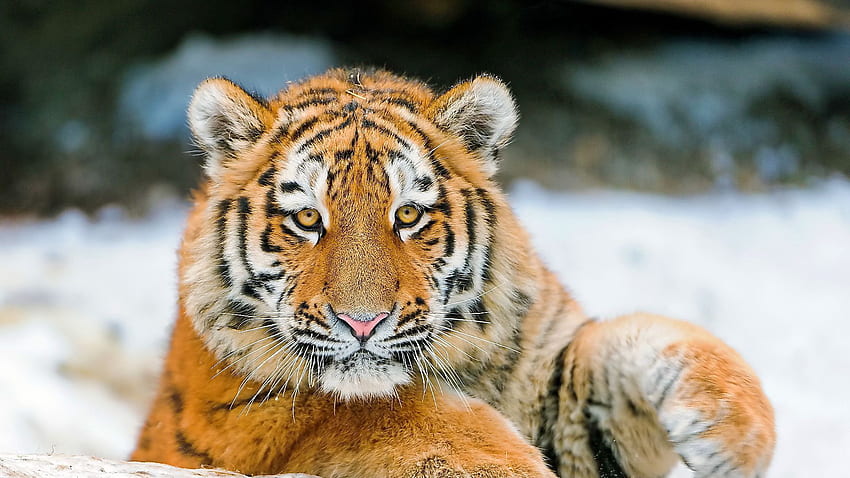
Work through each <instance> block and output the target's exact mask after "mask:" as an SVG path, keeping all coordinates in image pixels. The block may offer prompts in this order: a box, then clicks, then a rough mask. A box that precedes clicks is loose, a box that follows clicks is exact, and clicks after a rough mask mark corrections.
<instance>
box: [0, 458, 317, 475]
mask: <svg viewBox="0 0 850 478" xmlns="http://www.w3.org/2000/svg"><path fill="white" fill-rule="evenodd" d="M0 475H1V476H4V477H8V478H87V477H110V478H140V477H146V478H245V475H242V474H239V473H233V472H230V471H226V470H218V469H203V470H187V469H184V468H175V467H173V466H168V465H163V464H160V463H142V462H135V461H133V462H127V461H115V460H105V459H103V458H94V457H90V456H74V455H0ZM265 478H318V477H316V476H313V475H305V474H302V473H287V474H283V475H266V476H265Z"/></svg>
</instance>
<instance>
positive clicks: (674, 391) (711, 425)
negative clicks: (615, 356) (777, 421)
mask: <svg viewBox="0 0 850 478" xmlns="http://www.w3.org/2000/svg"><path fill="white" fill-rule="evenodd" d="M663 355H664V356H665V357H666V360H663V361H661V363H659V364H657V365H658V366H657V367H655V368H654V370H653V372H652V373H651V374H650V376H651V377H652V383H653V387H652V389H653V390H652V392H653V393H651V394H649V395H650V397H651V399H653V401H655V405H656V410H657V411H658V417H659V421H660V423H661V425H662V426H663V427H664V429H665V430H666V431H667V434H668V438H669V441H670V443H672V444H673V447H674V450H675V451H676V453H678V454H679V456H680V457H681V458H682V460H683V461H684V462H685V464H686V465H687V466H688V467H689V468H690V469H691V470H693V471H694V476H696V477H699V478H707V477H721V476H722V477H741V478H745V477H759V476H763V475H764V473H765V471H766V470H767V467H768V465H769V464H770V460H771V457H772V455H773V448H774V445H775V441H776V434H775V429H774V422H773V409H772V407H771V405H770V402H769V401H768V400H767V397H765V395H764V392H763V391H762V389H761V385H760V383H759V380H758V379H757V378H756V376H755V373H754V372H753V371H752V370H751V369H750V367H749V366H748V365H747V364H746V363H745V362H744V360H743V359H742V358H741V357H740V356H739V355H738V354H737V353H736V352H735V351H734V350H732V349H731V348H730V347H728V346H727V345H725V344H723V343H722V342H720V341H719V340H717V339H714V338H713V337H708V338H698V339H697V338H694V339H691V340H688V341H685V342H683V343H676V344H673V345H670V346H669V347H667V348H666V349H665V350H664V351H663Z"/></svg>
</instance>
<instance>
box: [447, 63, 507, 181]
mask: <svg viewBox="0 0 850 478" xmlns="http://www.w3.org/2000/svg"><path fill="white" fill-rule="evenodd" d="M430 112H431V119H432V120H433V121H434V123H435V124H436V125H437V126H439V127H441V128H443V129H445V130H448V131H449V132H451V133H454V134H455V135H457V136H458V137H459V138H460V139H461V141H463V143H464V145H465V146H466V148H467V150H469V151H470V152H472V153H474V154H476V155H478V157H479V158H480V159H481V160H482V161H483V167H484V169H485V172H486V173H487V174H488V175H490V176H492V175H493V174H495V172H496V170H497V169H498V162H499V153H500V151H501V149H502V148H504V147H505V146H506V145H507V144H508V143H509V142H510V140H511V135H512V134H513V132H514V129H515V128H516V123H517V119H518V118H519V113H518V112H517V108H516V104H515V103H514V99H513V97H512V96H511V93H510V91H509V90H508V87H507V86H505V84H504V83H502V81H501V80H499V79H498V78H496V77H493V76H488V75H484V76H479V77H477V78H475V79H474V80H472V81H467V82H464V83H461V84H459V85H456V86H455V87H453V88H452V89H451V90H449V91H448V92H447V93H445V94H444V95H442V96H441V97H439V98H438V99H437V100H436V101H435V102H434V104H433V106H432V107H431V110H430Z"/></svg>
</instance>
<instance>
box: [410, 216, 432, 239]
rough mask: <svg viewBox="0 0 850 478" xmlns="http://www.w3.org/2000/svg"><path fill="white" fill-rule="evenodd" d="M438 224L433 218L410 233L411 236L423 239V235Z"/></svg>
mask: <svg viewBox="0 0 850 478" xmlns="http://www.w3.org/2000/svg"><path fill="white" fill-rule="evenodd" d="M435 224H437V221H435V220H433V219H431V220H430V221H428V222H426V223H425V225H424V226H422V227H420V228H419V230H418V231H416V232H414V233H413V234H411V235H410V237H411V238H413V239H416V240H419V239H422V236H423V235H424V234H426V233H427V232H428V230H430V229H431V228H432V227H434V225H435Z"/></svg>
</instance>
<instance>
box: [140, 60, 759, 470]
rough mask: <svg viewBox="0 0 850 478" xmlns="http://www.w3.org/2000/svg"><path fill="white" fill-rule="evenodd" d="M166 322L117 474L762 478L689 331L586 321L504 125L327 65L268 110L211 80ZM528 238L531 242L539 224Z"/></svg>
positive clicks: (476, 109) (641, 320)
mask: <svg viewBox="0 0 850 478" xmlns="http://www.w3.org/2000/svg"><path fill="white" fill-rule="evenodd" d="M188 118H189V125H190V127H191V129H192V133H193V135H194V138H195V142H196V144H197V145H198V147H199V148H200V149H201V150H202V151H203V153H204V156H205V160H206V162H205V172H206V180H205V181H204V183H203V184H202V185H201V187H200V188H199V189H198V191H197V192H196V193H195V194H194V197H193V201H194V207H193V209H192V211H191V213H190V215H189V219H188V221H187V226H186V231H185V234H184V237H183V242H182V244H181V247H180V253H179V268H178V275H179V308H178V310H179V312H178V316H177V320H176V323H175V326H174V331H173V334H172V339H171V344H170V348H169V351H168V355H167V357H166V360H165V364H164V367H163V372H162V377H161V379H160V382H159V388H158V392H157V395H156V398H155V400H154V403H153V405H152V407H151V411H150V413H149V415H148V417H147V420H146V422H145V424H144V426H143V427H142V430H141V432H140V434H139V439H138V443H137V446H136V449H135V451H134V452H133V455H132V459H134V460H142V461H158V462H163V463H168V464H172V465H177V466H182V467H188V468H198V467H209V466H213V467H220V468H225V469H229V470H234V471H239V472H241V473H247V474H277V473H284V472H300V473H307V474H312V475H319V476H322V477H325V478H332V477H399V476H402V477H438V476H439V477H469V476H476V477H491V478H500V477H553V476H562V477H567V476H569V477H577V478H583V477H588V478H590V477H599V476H629V477H656V476H663V475H665V474H666V473H667V472H669V470H670V469H671V468H672V467H673V466H674V465H675V463H676V462H677V461H679V460H681V461H684V462H685V463H686V464H687V466H689V467H690V468H691V469H693V470H694V471H695V473H696V476H700V477H709V476H735V477H738V476H740V477H755V476H762V475H763V474H764V473H765V471H766V469H767V467H768V466H769V464H770V459H771V456H772V453H773V447H774V443H775V431H774V424H773V410H772V408H771V405H770V403H769V401H768V400H767V398H766V397H765V395H764V393H763V391H762V389H761V385H760V383H759V381H758V378H757V377H756V375H755V373H754V372H753V371H752V369H750V368H749V366H748V365H747V364H746V363H745V362H744V361H743V359H742V358H741V357H740V356H739V355H738V354H737V353H736V352H735V351H734V350H732V349H731V348H730V347H729V346H727V345H726V344H724V343H723V342H721V341H720V340H719V339H717V338H715V337H714V336H712V335H711V334H709V333H708V332H707V331H705V330H703V329H701V328H699V327H697V326H694V325H691V324H688V323H685V322H681V321H677V320H674V319H669V318H666V317H660V316H654V315H648V314H633V315H628V316H623V317H619V318H616V319H613V320H608V321H598V320H593V319H590V318H589V317H587V316H586V315H585V314H584V313H583V311H582V310H581V307H580V306H579V305H578V304H577V303H576V302H575V301H574V300H573V298H572V297H571V296H570V295H569V294H568V293H567V292H566V290H565V289H564V288H563V286H561V284H560V283H559V282H558V280H557V279H556V278H555V276H554V275H553V274H552V273H551V272H549V271H548V270H547V268H546V267H545V266H544V265H543V263H542V262H541V260H540V258H539V257H538V256H537V255H536V254H535V253H534V251H533V249H532V247H531V246H530V241H529V238H528V236H527V234H526V232H525V231H524V229H523V228H522V226H521V225H520V223H519V221H518V219H517V218H516V217H515V215H514V214H513V212H512V211H511V209H510V206H509V205H508V203H507V201H506V197H505V195H504V193H503V192H502V191H501V189H500V188H499V186H498V184H497V183H496V182H495V180H494V178H493V176H494V174H495V173H496V171H497V170H498V164H499V158H500V156H501V152H502V150H503V149H504V148H505V147H506V146H507V144H508V143H509V141H510V138H511V135H512V134H513V131H514V128H515V126H516V123H517V119H518V113H517V109H516V105H515V102H514V99H513V97H512V95H511V93H510V91H509V90H508V88H507V87H506V86H505V84H504V83H503V82H502V81H501V80H499V79H498V78H496V77H493V76H489V75H482V76H478V77H476V78H473V79H472V80H469V81H463V82H460V83H458V84H457V85H455V86H454V87H452V88H450V89H449V90H447V91H445V92H442V93H437V92H435V91H434V90H433V89H431V88H430V87H428V86H427V85H425V84H424V83H421V82H419V81H416V80H412V79H408V78H404V77H401V76H397V75H393V74H391V73H388V72H386V71H364V70H356V69H355V70H343V69H335V70H331V71H328V72H327V73H325V74H323V75H319V76H315V77H312V78H308V79H305V80H303V81H301V82H299V83H293V84H289V85H287V86H286V88H285V89H283V90H282V91H281V92H280V93H278V94H277V95H275V96H273V97H271V98H259V97H256V96H254V95H251V94H249V93H247V92H246V91H245V90H244V89H242V88H241V87H240V86H238V85H236V84H235V83H233V82H231V81H229V80H226V79H223V78H213V79H209V80H207V81H205V82H203V83H202V84H201V85H200V86H199V87H198V88H197V90H196V91H195V93H194V95H193V97H192V100H191V102H190V105H189V110H188ZM542 227H545V225H542Z"/></svg>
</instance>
